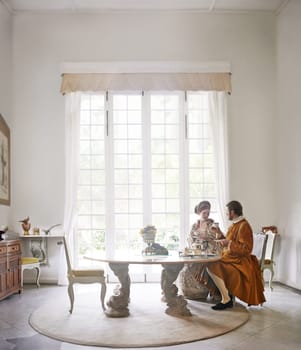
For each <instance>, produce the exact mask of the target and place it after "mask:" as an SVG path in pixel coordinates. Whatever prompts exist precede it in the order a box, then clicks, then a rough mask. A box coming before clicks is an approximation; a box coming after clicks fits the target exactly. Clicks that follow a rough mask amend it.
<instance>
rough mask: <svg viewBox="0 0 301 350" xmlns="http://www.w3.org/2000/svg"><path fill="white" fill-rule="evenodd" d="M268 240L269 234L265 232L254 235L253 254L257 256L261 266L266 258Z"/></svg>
mask: <svg viewBox="0 0 301 350" xmlns="http://www.w3.org/2000/svg"><path fill="white" fill-rule="evenodd" d="M267 241H268V236H267V235H266V234H264V233H263V232H259V233H257V234H254V235H253V250H252V254H253V255H255V256H256V257H257V259H258V262H259V266H260V267H262V265H263V263H264V260H265V255H266V247H267Z"/></svg>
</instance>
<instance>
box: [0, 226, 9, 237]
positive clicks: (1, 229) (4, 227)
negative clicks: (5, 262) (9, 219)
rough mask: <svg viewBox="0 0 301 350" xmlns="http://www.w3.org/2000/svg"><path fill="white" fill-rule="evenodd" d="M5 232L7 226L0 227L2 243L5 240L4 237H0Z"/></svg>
mask: <svg viewBox="0 0 301 350" xmlns="http://www.w3.org/2000/svg"><path fill="white" fill-rule="evenodd" d="M7 230H8V227H7V226H4V225H2V226H1V227H0V241H2V240H3V239H4V238H5V237H2V235H4V234H5V232H6V231H7Z"/></svg>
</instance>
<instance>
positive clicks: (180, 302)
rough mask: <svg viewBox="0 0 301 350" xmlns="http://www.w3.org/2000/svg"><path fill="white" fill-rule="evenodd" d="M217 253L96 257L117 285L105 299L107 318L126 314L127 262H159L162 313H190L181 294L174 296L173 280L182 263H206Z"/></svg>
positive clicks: (128, 295)
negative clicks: (186, 255)
mask: <svg viewBox="0 0 301 350" xmlns="http://www.w3.org/2000/svg"><path fill="white" fill-rule="evenodd" d="M219 259H220V256H219V255H202V256H194V257H177V256H163V255H160V256H155V255H149V256H134V257H129V258H121V259H119V258H103V259H97V260H99V261H102V262H106V263H108V264H109V266H110V268H111V270H112V271H113V272H114V274H115V275H116V276H117V278H118V280H119V282H120V286H119V287H117V288H115V290H114V294H113V295H112V296H111V297H110V299H109V301H108V302H107V306H108V308H107V310H106V311H105V313H106V315H107V316H109V317H127V316H129V308H128V305H129V300H130V285H131V279H130V276H129V264H160V265H162V267H163V270H162V273H161V288H162V292H163V298H164V299H165V301H166V304H167V309H166V310H165V312H166V313H167V314H168V315H172V316H191V312H190V310H189V309H188V307H187V301H186V300H185V299H184V297H183V295H178V287H177V286H176V285H175V283H174V282H175V281H176V279H177V277H178V275H179V272H180V271H181V270H182V268H183V267H184V265H185V264H191V263H208V262H213V261H218V260H219Z"/></svg>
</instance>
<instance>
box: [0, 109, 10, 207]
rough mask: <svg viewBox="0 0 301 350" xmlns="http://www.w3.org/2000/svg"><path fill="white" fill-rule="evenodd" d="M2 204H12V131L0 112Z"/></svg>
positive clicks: (0, 195)
mask: <svg viewBox="0 0 301 350" xmlns="http://www.w3.org/2000/svg"><path fill="white" fill-rule="evenodd" d="M0 204H4V205H10V131H9V127H8V125H7V124H6V122H5V119H4V118H3V116H2V115H1V114H0Z"/></svg>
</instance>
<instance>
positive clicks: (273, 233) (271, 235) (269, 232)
mask: <svg viewBox="0 0 301 350" xmlns="http://www.w3.org/2000/svg"><path fill="white" fill-rule="evenodd" d="M262 232H264V233H265V234H266V236H267V237H268V238H267V246H266V251H265V260H269V261H271V262H272V261H273V257H274V248H275V241H276V237H277V234H278V233H277V232H278V231H277V227H276V226H266V227H263V228H262Z"/></svg>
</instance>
